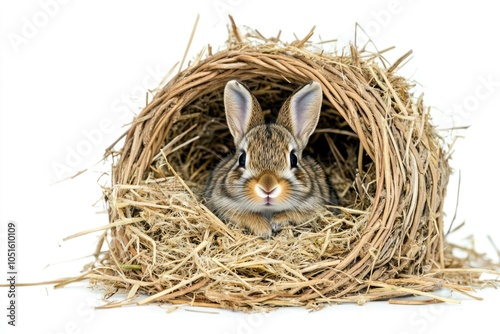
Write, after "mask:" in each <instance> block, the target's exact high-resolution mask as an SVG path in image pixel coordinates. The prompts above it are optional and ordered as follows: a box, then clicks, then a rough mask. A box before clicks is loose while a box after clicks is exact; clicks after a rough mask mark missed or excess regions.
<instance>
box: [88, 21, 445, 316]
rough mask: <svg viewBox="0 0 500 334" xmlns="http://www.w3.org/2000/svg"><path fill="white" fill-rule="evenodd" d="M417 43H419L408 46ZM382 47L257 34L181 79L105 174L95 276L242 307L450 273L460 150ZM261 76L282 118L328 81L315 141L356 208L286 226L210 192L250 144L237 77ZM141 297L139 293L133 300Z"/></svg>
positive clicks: (387, 293) (425, 281) (259, 82)
mask: <svg viewBox="0 0 500 334" xmlns="http://www.w3.org/2000/svg"><path fill="white" fill-rule="evenodd" d="M406 56H407V55H406ZM404 58H405V57H403V58H402V59H401V60H400V61H398V62H396V63H395V64H394V65H393V66H384V65H386V63H385V61H384V60H383V58H382V57H381V56H380V55H373V54H369V53H367V52H364V51H359V50H357V49H356V48H354V47H351V49H350V52H349V54H345V55H333V54H325V53H324V52H322V51H321V50H319V49H318V48H317V47H316V46H315V45H314V44H312V43H310V42H307V41H306V40H303V41H296V42H293V43H288V44H287V43H282V42H280V41H277V40H267V39H259V38H256V37H255V35H254V36H246V37H242V36H241V35H239V33H238V32H237V31H236V30H233V35H232V36H230V40H229V42H228V46H227V49H226V50H223V51H220V52H218V53H216V54H213V55H212V54H209V55H208V56H206V58H205V59H203V60H197V61H196V62H195V63H194V64H191V65H190V66H189V68H188V69H186V70H184V71H183V72H180V73H179V74H178V75H176V76H175V77H174V78H173V79H171V80H170V81H169V82H168V83H167V84H166V85H165V86H164V87H163V88H162V89H161V90H160V91H159V92H158V93H157V94H156V95H155V97H154V99H153V100H152V101H151V102H150V103H149V104H148V105H147V106H146V108H145V109H144V110H143V111H142V112H141V113H140V114H139V115H138V117H137V118H136V119H135V120H134V122H133V123H132V125H131V127H130V129H129V130H128V132H127V135H126V139H125V143H124V146H123V148H122V149H121V150H120V151H119V153H118V154H117V158H118V160H117V163H115V165H114V166H113V171H112V186H111V187H110V188H107V189H105V196H106V199H107V203H108V205H109V215H110V227H109V231H108V234H106V238H108V241H109V245H110V252H109V253H107V255H106V256H105V257H104V259H101V260H100V261H99V263H96V264H95V266H94V268H93V269H92V272H91V274H89V275H88V277H89V278H91V279H92V282H93V283H103V284H104V285H105V286H107V287H108V288H109V289H110V291H118V290H121V291H128V293H129V296H134V295H135V294H136V293H137V292H140V293H143V294H146V295H147V297H145V298H143V299H140V300H138V301H134V303H138V304H146V303H150V302H170V303H174V304H190V305H199V306H210V307H222V308H228V309H241V310H263V309H268V308H273V307H279V306H306V307H313V308H314V307H319V306H321V305H324V304H325V303H335V302H357V303H364V302H366V301H370V300H379V299H389V298H393V297H398V296H406V295H411V294H418V293H419V292H422V291H432V290H435V289H437V288H439V287H441V286H442V284H443V282H442V281H441V280H440V279H439V278H440V277H441V276H440V275H441V272H440V269H444V268H447V267H449V266H450V265H452V263H453V261H454V258H453V257H452V255H451V254H450V253H449V252H446V251H445V245H444V243H445V242H444V232H443V214H442V205H443V198H444V194H445V191H446V183H447V180H448V175H449V168H448V164H447V156H446V152H445V151H444V150H443V149H442V146H441V141H440V138H439V137H438V136H437V134H436V132H435V130H434V128H433V127H432V126H431V125H430V123H429V119H428V114H427V110H426V108H425V107H424V106H423V103H422V100H421V99H420V98H415V97H413V96H412V94H411V88H412V85H411V84H410V83H409V82H408V81H407V80H405V79H404V78H401V77H399V76H397V75H395V73H394V71H395V70H396V69H397V67H398V65H399V64H400V63H401V62H402V61H403V60H404ZM231 79H238V80H241V81H243V82H245V83H246V84H247V85H248V86H249V88H250V90H251V91H252V93H253V94H254V95H255V96H256V97H257V99H258V100H259V102H260V103H261V105H262V107H263V110H264V112H265V113H266V117H267V118H269V119H273V118H274V117H275V113H276V111H277V110H278V109H279V107H280V105H281V104H282V103H283V102H284V100H285V99H286V98H287V97H288V96H289V95H290V93H291V92H292V91H294V90H295V88H297V87H298V86H299V85H300V84H302V83H304V82H308V81H312V80H315V81H318V82H320V83H321V85H322V87H323V92H324V101H323V108H322V113H321V117H320V121H319V124H318V127H317V129H316V132H315V133H314V134H313V136H312V137H311V139H310V141H309V145H308V149H307V153H308V154H311V155H313V156H314V157H315V158H316V159H317V160H318V161H320V162H321V164H322V165H323V166H325V168H326V170H327V173H328V174H329V175H330V176H331V180H332V183H333V184H334V186H335V188H336V190H337V192H338V194H339V197H340V200H341V208H340V210H341V213H340V214H333V213H332V212H331V211H330V210H327V209H326V208H325V210H324V211H323V212H318V215H317V217H311V220H310V221H309V222H307V223H305V224H302V225H300V226H288V227H285V228H284V229H283V230H282V231H281V232H279V233H278V234H277V235H276V236H274V237H273V238H271V239H267V240H263V239H261V238H259V237H256V236H253V235H249V234H246V233H245V231H243V230H241V229H239V228H238V227H237V226H233V225H231V224H230V225H226V224H224V222H221V221H220V220H219V219H218V218H217V217H215V216H214V215H213V213H211V212H210V211H209V210H208V209H206V207H205V206H204V205H203V203H204V199H203V198H202V196H201V194H202V191H203V188H204V187H205V184H206V182H207V179H208V177H209V175H210V171H211V170H212V168H213V167H214V165H215V164H216V163H217V162H218V161H220V159H221V158H223V157H224V156H226V155H227V154H230V153H231V152H232V151H233V150H234V145H233V140H232V137H231V135H230V134H229V131H228V128H227V125H226V119H225V115H224V110H223V103H222V98H223V96H222V94H223V87H224V85H225V84H226V83H227V81H229V80H231ZM127 302H129V301H127Z"/></svg>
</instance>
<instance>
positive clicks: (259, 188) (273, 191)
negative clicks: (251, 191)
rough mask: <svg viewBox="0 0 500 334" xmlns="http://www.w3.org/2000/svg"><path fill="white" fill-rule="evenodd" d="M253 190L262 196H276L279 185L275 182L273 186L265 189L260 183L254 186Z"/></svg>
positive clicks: (279, 190)
mask: <svg viewBox="0 0 500 334" xmlns="http://www.w3.org/2000/svg"><path fill="white" fill-rule="evenodd" d="M255 191H256V192H257V194H258V195H259V197H262V198H268V197H269V198H276V197H278V196H279V194H280V193H281V187H280V186H279V185H278V184H277V185H276V186H275V187H274V188H272V189H270V190H267V189H265V188H263V187H262V186H260V185H257V186H256V187H255Z"/></svg>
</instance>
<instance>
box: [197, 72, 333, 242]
mask: <svg viewBox="0 0 500 334" xmlns="http://www.w3.org/2000/svg"><path fill="white" fill-rule="evenodd" d="M322 100H323V93H322V90H321V86H320V84H319V83H317V82H310V83H307V84H305V85H303V86H302V87H301V88H299V89H298V90H297V91H295V92H294V93H293V94H292V95H291V96H290V97H289V98H288V99H287V100H286V101H285V103H284V104H283V106H282V107H281V110H280V112H279V114H278V117H277V119H276V123H271V124H266V123H265V122H264V115H263V113H262V110H261V107H260V105H259V103H258V102H257V99H256V98H255V97H254V96H253V95H252V94H251V93H250V91H249V90H248V88H247V87H246V86H245V85H244V84H242V83H241V82H239V81H236V80H231V81H229V82H228V83H227V84H226V87H225V90H224V107H225V111H226V118H227V124H228V126H229V130H230V132H231V135H232V136H233V138H234V144H235V146H236V154H234V155H232V156H228V157H226V158H225V159H224V160H222V161H221V162H220V163H219V164H218V165H217V167H216V168H215V169H214V171H213V173H212V176H211V178H210V180H209V182H208V186H207V188H206V191H205V196H206V198H208V202H207V207H208V208H209V209H211V210H212V211H213V212H214V213H215V214H216V215H217V216H218V217H219V218H221V219H222V220H226V221H232V222H234V223H236V224H239V225H240V226H242V227H245V228H247V229H248V230H250V231H251V232H252V233H254V234H256V235H259V236H262V237H264V238H268V237H270V236H271V234H272V233H273V232H277V231H279V230H280V228H281V226H283V225H286V224H288V223H293V224H299V223H302V222H305V221H306V220H308V219H311V218H313V217H314V214H315V213H317V212H318V211H319V210H320V209H322V208H323V207H324V205H325V204H332V205H336V204H337V202H338V199H337V196H336V193H335V191H334V190H333V188H332V187H331V185H330V182H329V180H328V178H327V176H326V174H325V171H324V170H323V168H322V167H321V166H320V165H319V164H318V163H317V162H316V161H314V160H313V159H312V158H310V157H308V156H303V155H302V152H303V150H304V148H305V146H306V145H307V142H308V140H309V137H310V136H311V134H312V133H313V132H314V130H315V129H316V125H317V124H318V119H319V115H320V109H321V104H322Z"/></svg>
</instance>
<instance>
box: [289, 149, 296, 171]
mask: <svg viewBox="0 0 500 334" xmlns="http://www.w3.org/2000/svg"><path fill="white" fill-rule="evenodd" d="M290 167H291V168H297V155H295V150H292V151H291V152H290Z"/></svg>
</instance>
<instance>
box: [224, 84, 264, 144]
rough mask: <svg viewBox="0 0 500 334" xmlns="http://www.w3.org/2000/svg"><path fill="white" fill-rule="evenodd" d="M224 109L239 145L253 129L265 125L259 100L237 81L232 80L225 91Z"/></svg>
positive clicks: (228, 123) (236, 142) (230, 129)
mask: <svg viewBox="0 0 500 334" xmlns="http://www.w3.org/2000/svg"><path fill="white" fill-rule="evenodd" d="M224 108H225V109H226V118H227V125H228V126H229V131H231V134H232V135H233V138H234V142H235V144H236V145H238V144H239V143H240V141H241V139H242V138H243V136H244V135H245V134H246V133H247V132H248V130H250V129H251V128H252V127H254V126H256V125H258V124H262V123H264V116H263V115H262V110H261V109H260V106H259V103H258V102H257V99H256V98H255V97H254V96H253V95H252V94H251V93H250V91H249V90H248V88H247V87H246V86H245V85H244V84H243V83H241V82H239V81H237V80H231V81H229V82H228V83H227V84H226V88H225V89H224Z"/></svg>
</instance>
